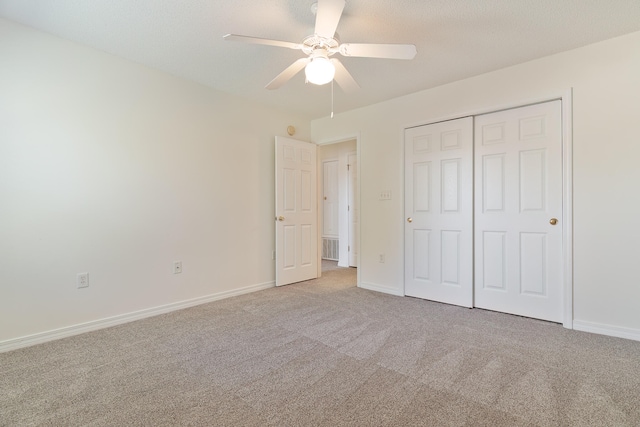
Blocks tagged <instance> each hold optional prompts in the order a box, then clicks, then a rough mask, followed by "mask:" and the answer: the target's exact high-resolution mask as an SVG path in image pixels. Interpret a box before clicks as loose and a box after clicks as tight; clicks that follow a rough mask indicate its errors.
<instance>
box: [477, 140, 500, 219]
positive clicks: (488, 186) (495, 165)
mask: <svg viewBox="0 0 640 427" xmlns="http://www.w3.org/2000/svg"><path fill="white" fill-rule="evenodd" d="M504 157H505V156H504V153H499V154H493V155H489V156H484V157H483V158H482V175H483V180H482V186H483V189H482V190H483V191H482V206H483V207H484V211H485V212H492V211H493V212H502V211H504V206H505V200H504V172H505V170H504Z"/></svg>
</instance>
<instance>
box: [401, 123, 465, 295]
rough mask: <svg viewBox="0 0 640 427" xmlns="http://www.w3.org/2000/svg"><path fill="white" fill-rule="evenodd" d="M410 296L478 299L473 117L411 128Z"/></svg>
mask: <svg viewBox="0 0 640 427" xmlns="http://www.w3.org/2000/svg"><path fill="white" fill-rule="evenodd" d="M404 149H405V295H408V296H415V297H419V298H425V299H430V300H434V301H440V302H445V303H450V304H456V305H461V306H465V307H471V306H472V303H473V222H472V219H473V205H472V199H473V194H472V188H473V187H472V186H473V181H472V180H473V174H472V168H473V161H472V158H473V119H472V118H471V117H467V118H462V119H457V120H451V121H447V122H442V123H435V124H431V125H426V126H420V127H416V128H412V129H406V130H405V147H404Z"/></svg>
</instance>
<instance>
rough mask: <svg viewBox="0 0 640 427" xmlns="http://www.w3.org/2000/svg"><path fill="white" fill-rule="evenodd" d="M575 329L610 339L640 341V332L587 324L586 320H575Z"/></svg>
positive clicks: (591, 323)
mask: <svg viewBox="0 0 640 427" xmlns="http://www.w3.org/2000/svg"><path fill="white" fill-rule="evenodd" d="M573 329H575V330H576V331H582V332H591V333H594V334H600V335H608V336H610V337H617V338H626V339H628V340H634V341H640V330H639V329H632V328H624V327H621V326H612V325H605V324H602V323H594V322H586V321H584V320H574V321H573Z"/></svg>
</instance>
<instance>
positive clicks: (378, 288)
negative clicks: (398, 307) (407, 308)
mask: <svg viewBox="0 0 640 427" xmlns="http://www.w3.org/2000/svg"><path fill="white" fill-rule="evenodd" d="M358 287H359V288H363V289H368V290H370V291H376V292H383V293H385V294H390V295H396V296H399V297H403V296H404V291H403V290H402V289H396V288H390V287H388V286H384V285H376V284H374V283H365V282H360V283H359V284H358Z"/></svg>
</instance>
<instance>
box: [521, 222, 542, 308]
mask: <svg viewBox="0 0 640 427" xmlns="http://www.w3.org/2000/svg"><path fill="white" fill-rule="evenodd" d="M546 237H547V236H546V234H545V233H520V292H522V293H523V294H529V295H539V296H547V283H546V277H547V274H546V270H547V269H546V263H547V254H546V252H547V250H546V249H547V248H546V246H547V242H546V240H547V239H546Z"/></svg>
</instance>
